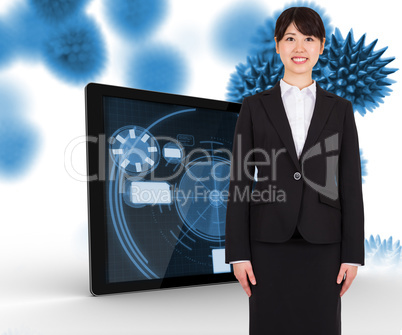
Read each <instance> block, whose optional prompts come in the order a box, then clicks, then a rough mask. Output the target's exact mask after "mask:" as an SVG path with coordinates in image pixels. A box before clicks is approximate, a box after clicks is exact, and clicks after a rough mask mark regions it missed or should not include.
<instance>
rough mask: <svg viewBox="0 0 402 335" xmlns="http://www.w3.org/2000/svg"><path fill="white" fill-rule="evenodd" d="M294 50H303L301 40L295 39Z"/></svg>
mask: <svg viewBox="0 0 402 335" xmlns="http://www.w3.org/2000/svg"><path fill="white" fill-rule="evenodd" d="M295 50H297V51H304V44H303V41H296V45H295Z"/></svg>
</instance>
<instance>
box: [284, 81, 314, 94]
mask: <svg viewBox="0 0 402 335" xmlns="http://www.w3.org/2000/svg"><path fill="white" fill-rule="evenodd" d="M280 85H281V96H282V97H283V96H284V95H285V94H286V92H288V91H290V90H291V89H292V88H293V89H296V90H298V91H300V89H299V88H298V87H297V86H293V85H290V84H288V83H286V82H285V81H284V80H283V79H281V80H280ZM301 92H302V93H303V92H306V93H307V92H309V93H311V94H312V97H313V98H315V96H316V92H317V88H316V84H315V80H313V83H312V84H311V85H310V86H307V87H305V88H303V89H302V90H301Z"/></svg>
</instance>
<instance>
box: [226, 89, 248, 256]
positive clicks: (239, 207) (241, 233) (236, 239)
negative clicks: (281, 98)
mask: <svg viewBox="0 0 402 335" xmlns="http://www.w3.org/2000/svg"><path fill="white" fill-rule="evenodd" d="M253 148H254V143H253V124H252V119H251V113H250V107H249V104H248V98H247V97H246V98H244V100H243V104H242V107H241V109H240V113H239V117H238V119H237V123H236V127H235V134H234V140H233V149H232V159H231V167H230V183H229V191H228V200H227V203H226V206H227V208H226V227H225V229H226V237H225V263H229V262H231V261H237V260H250V259H251V254H250V233H249V229H250V218H249V212H250V209H249V203H250V194H251V189H252V184H253V180H254V171H255V166H254V164H253V162H254V154H253Z"/></svg>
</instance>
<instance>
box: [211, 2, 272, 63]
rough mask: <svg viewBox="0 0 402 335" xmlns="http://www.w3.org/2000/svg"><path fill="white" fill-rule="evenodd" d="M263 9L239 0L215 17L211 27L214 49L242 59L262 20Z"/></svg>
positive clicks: (263, 15)
mask: <svg viewBox="0 0 402 335" xmlns="http://www.w3.org/2000/svg"><path fill="white" fill-rule="evenodd" d="M264 12H265V11H264V9H263V8H260V7H259V6H256V5H253V4H252V3H250V2H241V3H239V4H236V5H235V6H233V7H231V8H228V9H227V10H225V11H224V12H223V13H222V15H220V16H218V17H217V18H216V19H215V23H214V25H213V28H212V29H211V33H212V36H211V41H212V43H213V44H214V50H216V51H218V52H219V53H220V54H221V55H223V56H225V57H226V58H228V59H232V60H239V59H244V57H246V55H247V50H248V49H250V45H251V40H252V38H253V36H254V35H255V33H256V31H257V29H258V26H259V25H260V24H261V23H262V22H263V21H264V18H265V16H266V15H265V13H264Z"/></svg>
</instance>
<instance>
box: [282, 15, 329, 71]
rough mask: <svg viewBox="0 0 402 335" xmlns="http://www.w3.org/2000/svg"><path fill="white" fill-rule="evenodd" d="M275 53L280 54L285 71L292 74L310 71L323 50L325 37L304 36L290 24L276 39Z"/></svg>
mask: <svg viewBox="0 0 402 335" xmlns="http://www.w3.org/2000/svg"><path fill="white" fill-rule="evenodd" d="M275 43H276V53H278V54H280V57H281V60H282V63H283V65H284V66H285V71H286V72H287V73H288V74H292V75H301V74H307V73H311V72H312V70H313V67H314V65H315V64H316V63H317V61H318V57H319V55H321V54H322V53H323V51H324V44H325V38H324V40H323V43H322V45H321V41H320V40H319V39H318V38H317V37H315V36H306V35H303V34H302V33H301V32H300V31H298V30H297V29H296V27H295V25H294V23H292V24H290V25H289V27H288V28H287V29H286V31H285V34H284V35H283V38H282V40H280V41H279V42H278V41H277V40H276V37H275Z"/></svg>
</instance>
